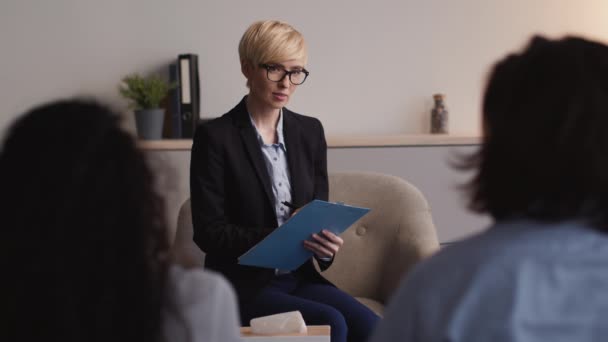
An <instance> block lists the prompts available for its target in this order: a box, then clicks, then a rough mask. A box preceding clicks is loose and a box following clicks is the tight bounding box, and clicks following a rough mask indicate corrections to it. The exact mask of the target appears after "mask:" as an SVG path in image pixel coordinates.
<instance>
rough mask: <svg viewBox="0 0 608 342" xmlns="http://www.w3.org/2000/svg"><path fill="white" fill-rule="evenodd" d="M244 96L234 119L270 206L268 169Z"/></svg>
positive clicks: (270, 194)
mask: <svg viewBox="0 0 608 342" xmlns="http://www.w3.org/2000/svg"><path fill="white" fill-rule="evenodd" d="M245 98H246V97H245ZM245 98H243V100H242V101H241V102H240V103H239V104H238V105H237V106H236V108H235V111H236V113H235V121H236V124H237V126H238V127H239V133H240V135H241V138H242V139H243V144H245V150H246V151H247V155H248V156H249V160H250V161H251V164H253V168H254V169H255V171H256V173H257V175H258V179H259V180H260V182H261V183H262V187H263V188H264V192H265V193H266V197H267V199H268V201H269V203H270V204H271V207H272V206H273V205H274V204H273V202H274V197H273V195H272V187H271V185H270V176H269V175H268V170H266V164H264V156H263V155H262V151H261V149H260V143H259V141H258V136H257V134H256V132H255V129H254V128H253V126H252V125H251V120H250V119H249V113H248V112H247V106H246V104H245Z"/></svg>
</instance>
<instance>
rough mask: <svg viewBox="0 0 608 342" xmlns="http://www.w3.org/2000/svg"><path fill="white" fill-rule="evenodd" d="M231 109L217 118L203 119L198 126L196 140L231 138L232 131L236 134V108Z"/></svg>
mask: <svg viewBox="0 0 608 342" xmlns="http://www.w3.org/2000/svg"><path fill="white" fill-rule="evenodd" d="M237 107H238V106H237ZM237 107H235V108H233V109H231V110H230V111H229V112H227V113H225V114H223V115H221V116H219V117H215V118H211V119H207V120H204V121H202V122H201V123H200V124H199V125H198V126H197V128H196V132H195V137H194V140H195V141H199V140H205V141H206V140H209V139H210V140H212V141H215V140H218V139H220V140H221V139H231V132H234V133H233V134H236V132H237V124H236V109H237Z"/></svg>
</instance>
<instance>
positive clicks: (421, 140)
mask: <svg viewBox="0 0 608 342" xmlns="http://www.w3.org/2000/svg"><path fill="white" fill-rule="evenodd" d="M480 141H481V138H480V137H476V136H470V135H447V134H400V135H340V136H328V137H327V146H328V147H329V148H350V147H395V146H442V145H443V146H450V145H476V144H479V143H480ZM138 146H139V147H140V148H141V149H143V150H160V151H186V150H188V151H189V150H190V149H191V148H192V140H190V139H163V140H139V141H138Z"/></svg>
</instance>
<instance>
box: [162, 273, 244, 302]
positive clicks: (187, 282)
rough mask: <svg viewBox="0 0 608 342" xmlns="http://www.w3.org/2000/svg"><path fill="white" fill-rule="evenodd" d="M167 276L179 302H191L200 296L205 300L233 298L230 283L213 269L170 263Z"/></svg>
mask: <svg viewBox="0 0 608 342" xmlns="http://www.w3.org/2000/svg"><path fill="white" fill-rule="evenodd" d="M169 278H170V282H171V285H172V287H174V289H175V290H176V291H175V295H176V297H177V298H176V299H177V301H178V302H180V304H192V303H194V302H196V301H198V300H200V299H202V298H205V299H207V300H223V299H226V298H235V294H234V290H233V289H232V287H231V285H230V283H228V281H227V280H226V279H225V278H224V277H223V276H222V275H220V274H219V273H215V272H213V271H209V270H205V269H202V268H191V269H185V268H183V267H181V266H178V265H172V266H171V267H170V268H169Z"/></svg>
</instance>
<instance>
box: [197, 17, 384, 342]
mask: <svg viewBox="0 0 608 342" xmlns="http://www.w3.org/2000/svg"><path fill="white" fill-rule="evenodd" d="M239 55H240V62H241V71H242V73H243V75H244V76H245V78H246V79H247V87H248V88H249V94H248V95H247V96H245V97H244V98H243V99H242V100H241V102H240V103H239V104H238V105H237V106H236V107H234V108H233V109H232V110H230V111H229V112H228V113H226V114H224V115H223V116H222V117H220V118H217V119H215V120H212V121H210V122H208V123H205V124H203V125H201V126H200V127H198V129H197V131H196V135H195V138H194V144H193V147H192V159H191V163H192V164H191V172H190V177H191V183H190V187H191V195H192V215H193V223H194V241H195V242H196V243H197V244H198V245H199V246H200V248H201V249H202V250H203V251H204V252H205V253H207V256H206V259H205V264H206V266H207V267H208V268H211V269H214V270H216V271H219V272H221V273H222V274H224V275H225V276H226V277H227V278H228V279H229V280H230V281H231V282H232V284H233V286H234V287H235V289H236V291H237V294H238V298H239V304H240V310H241V320H242V322H243V323H244V324H247V323H248V321H249V319H251V318H253V317H258V316H263V315H269V314H275V313H279V312H286V311H292V310H299V311H300V312H302V315H303V316H304V319H305V321H306V323H307V324H328V325H330V326H331V332H332V341H365V340H366V339H367V337H368V335H369V333H370V331H371V330H372V328H373V326H374V325H375V323H376V321H377V320H378V316H376V315H375V314H374V313H373V312H372V311H370V310H369V309H367V308H366V307H365V306H364V305H362V304H360V303H359V302H358V301H356V300H355V299H354V298H352V297H351V296H349V295H347V294H346V293H344V292H343V291H341V290H339V289H337V288H336V287H335V286H334V285H332V284H331V283H330V282H328V281H327V280H326V279H324V278H323V277H322V276H321V275H320V274H319V273H318V272H317V271H316V270H315V268H314V266H313V263H312V258H311V259H310V260H308V261H307V262H306V263H304V265H302V266H301V267H300V268H298V269H297V270H295V271H292V272H288V271H284V270H276V269H265V268H258V267H249V266H241V265H238V264H237V257H238V256H240V255H241V254H243V253H244V252H246V251H247V250H249V249H250V248H251V247H252V246H254V245H255V244H256V243H258V242H259V241H260V240H262V239H263V238H264V237H265V236H266V235H268V234H269V233H270V232H272V231H273V230H274V229H275V228H276V227H278V226H280V225H281V224H283V222H285V221H286V220H287V219H288V218H289V217H290V216H291V215H292V214H293V211H294V209H293V207H299V206H302V205H305V204H306V203H308V202H310V201H312V200H314V199H321V200H327V198H328V182H327V145H326V142H325V135H324V132H323V126H322V125H321V122H320V121H319V120H317V119H315V118H312V117H308V116H304V115H300V114H296V113H294V112H292V111H290V110H288V109H287V108H285V106H286V105H287V103H288V102H289V100H290V99H291V97H292V96H293V95H294V92H295V91H296V89H297V88H298V86H300V85H302V84H303V83H304V82H305V81H306V79H307V77H308V76H309V72H308V70H306V62H307V51H306V44H305V42H304V38H303V36H302V35H301V34H300V33H299V32H298V31H296V30H295V29H294V28H293V27H292V26H290V25H288V24H286V23H284V22H280V21H261V22H256V23H254V24H253V25H251V26H250V27H249V28H248V29H247V31H246V32H245V34H244V35H243V37H242V39H241V42H240V44H239ZM284 202H285V203H288V204H285V203H284ZM290 204H291V205H290ZM302 243H303V245H304V246H305V247H306V248H308V249H309V250H311V251H312V252H313V253H314V257H315V258H316V259H317V260H318V262H319V264H320V266H321V269H322V270H325V269H327V268H328V267H330V265H331V264H332V261H333V258H334V256H335V255H336V253H337V252H338V251H339V249H340V247H341V246H342V244H343V241H342V239H341V238H340V237H339V236H336V235H334V234H332V233H331V232H329V231H323V232H321V233H320V234H315V235H314V236H312V237H311V239H310V241H303V242H302Z"/></svg>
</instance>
